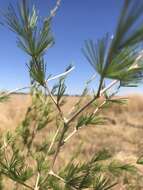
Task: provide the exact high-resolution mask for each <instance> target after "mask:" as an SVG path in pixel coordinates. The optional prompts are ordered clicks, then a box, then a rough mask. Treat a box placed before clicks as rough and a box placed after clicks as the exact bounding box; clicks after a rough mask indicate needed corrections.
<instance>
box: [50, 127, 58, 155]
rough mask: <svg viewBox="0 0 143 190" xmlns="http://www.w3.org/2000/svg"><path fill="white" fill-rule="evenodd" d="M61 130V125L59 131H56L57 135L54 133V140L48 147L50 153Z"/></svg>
mask: <svg viewBox="0 0 143 190" xmlns="http://www.w3.org/2000/svg"><path fill="white" fill-rule="evenodd" d="M59 131H60V127H58V129H57V131H56V133H55V135H54V137H53V139H52V142H51V144H50V147H49V149H48V154H49V153H50V151H51V149H52V148H53V145H54V143H55V141H56V138H57V136H58V134H59Z"/></svg>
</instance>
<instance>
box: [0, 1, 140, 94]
mask: <svg viewBox="0 0 143 190" xmlns="http://www.w3.org/2000/svg"><path fill="white" fill-rule="evenodd" d="M16 1H18V2H20V0H1V1H0V9H1V10H5V9H6V8H7V6H8V4H9V3H10V2H11V3H12V4H14V3H15V2H16ZM29 1H31V2H33V3H34V4H36V6H37V7H38V9H39V13H40V15H41V16H43V17H44V16H45V15H48V13H49V10H50V9H51V8H52V7H53V6H54V4H55V1H56V0H29ZM122 3H123V0H63V1H62V4H61V8H60V9H59V11H58V13H57V15H56V17H55V18H54V20H53V25H52V31H53V36H54V38H55V45H54V46H53V47H52V48H51V49H49V51H48V52H47V55H46V56H45V58H46V61H47V63H48V64H47V73H48V74H53V75H56V74H59V73H61V72H63V71H64V69H65V67H66V66H68V65H69V64H71V63H73V64H74V65H75V67H76V69H75V70H74V71H73V72H72V73H71V74H70V77H69V78H68V81H67V82H68V92H69V93H72V94H74V93H75V94H78V93H80V92H81V89H82V88H83V86H84V82H85V81H86V80H87V79H89V78H90V77H91V76H92V75H93V74H94V70H93V69H92V67H91V66H90V65H89V64H88V62H87V61H86V59H85V57H84V56H83V54H82V52H81V48H82V47H83V46H84V41H85V40H87V39H92V40H94V41H96V40H97V39H98V38H100V37H102V36H103V35H104V34H105V33H106V32H109V34H111V35H112V34H113V33H114V30H115V27H116V22H117V18H118V16H119V13H120V9H121V6H122ZM0 52H1V54H0V56H1V59H0V66H1V67H0V69H1V70H0V89H1V90H2V89H9V90H10V89H14V88H17V87H22V86H26V85H28V84H29V77H28V71H27V67H26V65H25V63H26V62H27V60H28V57H27V56H25V54H24V53H23V52H22V51H21V49H19V48H18V47H17V45H16V36H15V34H13V33H12V32H11V31H9V30H8V29H7V28H5V27H2V26H0ZM97 81H98V77H97ZM96 85H97V82H96V81H95V82H94V83H93V84H92V86H95V87H96ZM142 89H143V86H140V87H138V88H136V89H135V88H132V89H121V90H122V92H134V93H135V92H142Z"/></svg>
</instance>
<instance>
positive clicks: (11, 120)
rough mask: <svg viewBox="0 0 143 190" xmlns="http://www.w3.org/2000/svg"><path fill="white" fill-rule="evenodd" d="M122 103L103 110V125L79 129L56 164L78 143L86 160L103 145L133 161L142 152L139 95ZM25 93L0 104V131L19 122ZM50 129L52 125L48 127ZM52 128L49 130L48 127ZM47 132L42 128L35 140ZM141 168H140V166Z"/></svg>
mask: <svg viewBox="0 0 143 190" xmlns="http://www.w3.org/2000/svg"><path fill="white" fill-rule="evenodd" d="M128 98H129V101H128V104H127V105H125V106H119V105H118V106H117V105H116V106H112V107H111V108H110V109H108V111H105V113H104V114H105V115H106V117H108V118H110V120H109V121H108V122H107V124H106V125H104V126H89V127H88V128H83V129H81V130H80V131H79V132H78V133H77V134H76V135H75V136H74V137H73V138H72V139H71V140H70V141H69V142H67V144H66V145H65V147H64V149H62V150H61V152H60V157H59V159H60V163H65V162H66V161H67V160H68V159H69V158H70V157H71V155H72V152H74V151H75V150H76V147H78V146H79V145H80V144H81V143H82V145H83V146H82V148H81V158H82V159H83V160H84V159H87V158H89V157H90V156H91V155H92V154H93V153H95V152H96V151H98V150H100V149H102V148H107V149H109V150H110V151H112V152H113V153H114V155H115V158H118V159H120V160H122V161H127V162H128V163H135V162H136V160H137V158H138V156H139V155H140V154H142V153H143V96H140V95H131V96H129V97H128ZM77 100H78V97H67V103H66V105H64V107H63V110H64V112H65V113H67V112H68V111H69V110H71V108H72V106H73V105H74V103H75V102H76V101H77ZM30 102H31V100H30V96H29V95H12V96H11V98H10V100H9V101H7V102H5V103H1V104H0V130H1V132H2V131H5V130H13V129H14V128H15V127H16V126H18V124H19V123H20V122H21V121H22V119H23V117H24V114H25V112H26V109H27V107H28V105H30ZM50 128H52V126H51V127H50ZM51 130H52V129H51ZM48 132H49V130H48V129H45V130H44V132H42V133H41V134H40V135H39V136H38V141H39V140H41V139H43V137H45V135H46V134H47V133H48ZM141 170H143V169H142V168H141Z"/></svg>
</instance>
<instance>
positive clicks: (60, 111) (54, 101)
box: [45, 84, 67, 123]
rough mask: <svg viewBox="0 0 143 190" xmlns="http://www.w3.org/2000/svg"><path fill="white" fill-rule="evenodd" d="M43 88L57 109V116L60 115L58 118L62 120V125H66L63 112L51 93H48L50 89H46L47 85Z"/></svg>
mask: <svg viewBox="0 0 143 190" xmlns="http://www.w3.org/2000/svg"><path fill="white" fill-rule="evenodd" d="M45 88H46V90H47V92H48V94H49V96H50V97H51V99H52V101H53V103H54V104H55V106H56V107H57V109H58V111H59V114H60V116H61V119H62V120H63V122H64V123H66V121H67V119H66V118H65V117H64V115H63V112H62V110H61V108H60V106H59V104H58V103H57V101H56V99H55V98H54V96H53V95H52V93H51V91H50V89H49V87H48V85H47V84H45Z"/></svg>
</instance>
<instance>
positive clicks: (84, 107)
mask: <svg viewBox="0 0 143 190" xmlns="http://www.w3.org/2000/svg"><path fill="white" fill-rule="evenodd" d="M117 82H118V80H114V81H112V82H111V83H110V84H109V85H108V86H107V87H105V88H104V89H103V90H101V91H100V93H98V94H97V95H96V96H95V97H94V98H93V99H91V100H90V101H89V102H88V103H86V104H85V105H84V106H83V107H82V108H80V109H79V110H78V111H77V112H76V113H75V114H74V115H73V116H72V117H71V118H70V119H69V120H68V121H67V124H69V123H71V122H72V121H73V120H74V119H75V118H76V117H77V116H78V115H79V114H80V113H81V112H83V111H84V110H85V109H86V108H87V107H88V106H89V105H91V104H92V103H93V102H94V101H95V100H96V99H98V98H100V96H101V95H103V94H104V93H105V92H106V91H107V90H109V89H110V88H112V87H113V86H114V85H115V84H116V83H117Z"/></svg>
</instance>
